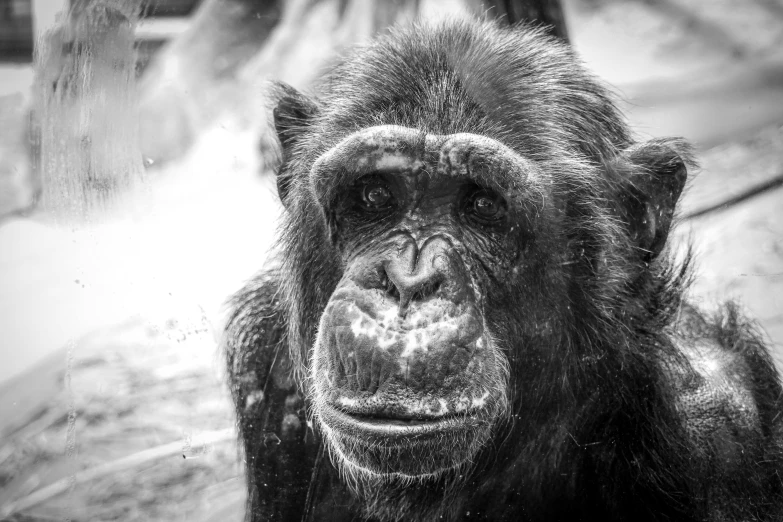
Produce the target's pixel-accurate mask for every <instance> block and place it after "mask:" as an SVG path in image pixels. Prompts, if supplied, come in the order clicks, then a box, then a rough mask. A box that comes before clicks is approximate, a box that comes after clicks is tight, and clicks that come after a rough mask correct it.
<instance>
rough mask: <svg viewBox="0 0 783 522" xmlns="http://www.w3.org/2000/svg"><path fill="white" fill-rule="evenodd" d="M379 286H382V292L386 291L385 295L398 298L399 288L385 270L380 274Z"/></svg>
mask: <svg viewBox="0 0 783 522" xmlns="http://www.w3.org/2000/svg"><path fill="white" fill-rule="evenodd" d="M381 288H383V290H384V292H386V294H387V295H389V296H391V297H393V298H394V299H397V300H399V299H400V290H399V289H398V288H397V285H395V284H394V282H393V281H392V280H391V278H390V277H389V274H387V273H386V271H383V273H382V274H381Z"/></svg>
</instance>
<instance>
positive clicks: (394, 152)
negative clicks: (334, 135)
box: [310, 125, 537, 205]
mask: <svg viewBox="0 0 783 522" xmlns="http://www.w3.org/2000/svg"><path fill="white" fill-rule="evenodd" d="M423 172H428V173H437V174H438V175H441V176H451V177H464V178H468V179H472V180H473V181H475V182H476V183H478V184H480V185H483V186H487V187H492V188H496V189H498V190H502V191H504V192H509V191H520V190H522V189H523V188H524V186H525V185H527V184H528V183H529V182H531V181H533V180H532V179H531V178H535V176H536V173H537V169H536V166H535V165H534V164H533V163H532V162H530V161H528V160H527V159H525V158H524V157H522V156H520V155H519V154H517V153H516V152H514V151H513V150H511V149H510V148H508V147H507V146H505V145H503V144H502V143H500V142H499V141H497V140H494V139H492V138H487V137H484V136H479V135H477V134H470V133H460V134H449V135H437V134H425V133H422V132H420V131H418V130H416V129H411V128H407V127H399V126H392V125H383V126H378V127H369V128H367V129H363V130H361V131H359V132H356V133H354V134H351V135H350V136H348V137H346V138H345V139H343V140H342V141H341V142H340V143H338V144H337V145H335V146H334V147H332V148H331V149H329V150H327V151H326V152H325V153H324V154H322V155H321V156H320V157H319V158H318V159H317V160H316V161H315V163H314V164H313V167H312V169H311V171H310V180H311V183H312V186H313V188H314V190H315V192H316V195H317V197H318V199H319V201H320V202H321V204H323V205H325V204H328V202H330V201H332V199H333V197H334V195H335V192H336V191H337V190H339V188H340V187H342V186H345V185H350V184H351V183H353V182H354V181H355V180H356V179H358V178H360V177H362V176H365V175H367V174H372V173H381V174H383V173H388V174H418V173H423Z"/></svg>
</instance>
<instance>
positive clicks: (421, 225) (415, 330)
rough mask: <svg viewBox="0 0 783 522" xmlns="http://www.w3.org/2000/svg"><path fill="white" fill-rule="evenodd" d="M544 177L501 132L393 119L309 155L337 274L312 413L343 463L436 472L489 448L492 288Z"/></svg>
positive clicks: (525, 226)
mask: <svg viewBox="0 0 783 522" xmlns="http://www.w3.org/2000/svg"><path fill="white" fill-rule="evenodd" d="M538 177H539V174H538V173H537V170H536V168H535V167H534V166H533V165H532V164H531V163H529V162H527V161H525V160H524V159H523V158H522V157H520V156H519V155H518V154H516V153H514V152H512V151H511V150H510V149H508V148H506V147H504V146H503V145H502V144H500V143H499V142H497V141H495V140H491V139H488V138H484V137H480V136H477V135H472V134H457V135H451V136H437V135H422V134H421V133H418V132H416V131H414V130H411V129H406V128H402V127H391V126H384V127H375V128H369V129H366V130H363V131H361V132H358V133H356V134H353V135H351V136H349V137H348V138H346V139H345V140H343V141H342V142H340V143H339V144H338V145H337V146H335V147H334V148H332V149H331V150H329V151H327V152H326V153H325V154H324V155H322V156H321V157H320V158H319V159H318V160H317V161H316V162H315V164H314V166H313V169H312V171H311V176H310V178H311V182H312V186H313V188H314V190H315V192H316V197H317V200H318V201H319V202H320V203H321V205H322V206H323V209H324V213H325V215H326V217H327V221H328V222H329V226H330V231H331V234H332V238H333V241H334V243H335V245H336V246H337V250H338V251H339V253H340V255H341V258H342V265H343V275H342V279H341V280H340V282H339V284H338V285H337V288H336V290H335V291H334V293H333V294H332V296H331V299H330V300H329V303H328V305H327V307H326V310H325V311H324V313H323V315H322V317H321V321H320V327H319V333H318V337H317V341H316V343H315V348H314V363H313V364H312V368H311V377H312V382H313V384H314V386H313V388H314V389H313V394H314V398H315V401H314V412H315V414H316V416H317V418H318V419H319V420H320V422H321V424H322V427H323V428H324V431H325V433H326V436H327V439H328V440H329V443H330V444H331V447H332V449H333V450H334V452H335V453H336V454H337V455H338V456H339V458H340V459H341V460H342V461H343V464H345V465H348V466H351V467H354V468H359V469H361V470H364V471H367V472H370V473H376V474H385V473H390V472H391V473H394V474H399V475H404V476H422V475H431V474H435V473H438V472H440V471H443V470H445V469H449V468H453V467H455V466H458V465H460V464H462V463H463V462H465V461H468V460H469V459H470V458H471V457H472V456H473V455H474V453H475V452H476V451H478V449H479V448H481V446H482V445H483V443H484V442H486V440H487V438H488V437H489V436H490V431H491V428H492V426H493V423H494V422H495V420H496V419H498V418H499V417H500V415H501V413H502V412H503V411H504V410H505V409H506V407H507V399H506V397H507V393H506V385H507V379H508V371H507V361H506V356H505V355H504V354H503V353H502V351H501V350H500V348H499V347H498V346H497V343H496V342H495V341H494V339H495V336H494V335H493V332H492V331H491V329H490V328H489V326H488V323H487V321H486V318H485V316H484V309H485V299H486V298H487V295H486V291H487V289H488V288H489V286H490V284H489V282H491V281H502V280H504V279H506V280H507V279H508V278H509V277H512V276H513V270H512V268H513V266H514V264H515V261H516V260H517V259H518V258H519V256H520V255H521V254H522V251H523V250H524V248H525V244H526V241H528V240H529V239H530V236H531V234H532V228H533V226H534V220H533V219H532V218H531V216H535V215H536V214H537V209H536V205H541V187H540V186H538V185H537V178H538ZM536 202H537V203H536ZM538 210H540V209H538ZM487 260H491V262H487Z"/></svg>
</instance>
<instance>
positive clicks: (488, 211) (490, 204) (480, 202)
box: [473, 196, 498, 217]
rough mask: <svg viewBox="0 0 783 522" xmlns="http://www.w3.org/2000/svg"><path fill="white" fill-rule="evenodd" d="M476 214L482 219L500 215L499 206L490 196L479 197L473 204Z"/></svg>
mask: <svg viewBox="0 0 783 522" xmlns="http://www.w3.org/2000/svg"><path fill="white" fill-rule="evenodd" d="M473 208H474V209H475V210H476V214H478V215H479V216H482V217H492V216H494V215H495V214H497V213H498V204H497V201H495V199H494V198H491V197H489V196H479V197H478V198H476V201H475V202H474V203H473Z"/></svg>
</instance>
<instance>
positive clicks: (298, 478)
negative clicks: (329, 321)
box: [223, 272, 320, 521]
mask: <svg viewBox="0 0 783 522" xmlns="http://www.w3.org/2000/svg"><path fill="white" fill-rule="evenodd" d="M277 292H278V282H277V280H276V278H275V276H274V274H273V273H270V272H266V273H262V274H260V275H259V276H257V277H256V278H255V279H254V280H252V281H251V282H250V283H249V284H248V285H246V286H245V288H243V289H242V290H241V291H240V292H239V293H238V294H237V295H235V296H234V297H233V299H232V302H231V309H232V314H231V316H230V317H229V319H228V324H227V325H226V328H225V337H224V339H223V345H224V349H225V351H226V358H227V363H228V379H229V385H230V387H231V393H232V396H233V399H234V404H235V407H236V413H237V419H238V423H239V431H240V438H241V439H242V440H243V442H244V450H245V463H246V473H247V482H248V484H247V486H248V487H247V490H248V510H247V513H248V518H250V520H253V521H260V520H300V519H301V518H302V515H303V513H304V512H305V505H306V503H307V496H308V487H309V484H310V481H311V477H312V474H313V469H314V467H315V461H316V459H317V458H318V450H319V446H320V444H319V443H318V441H317V440H316V438H315V435H314V433H313V431H312V430H311V429H309V428H308V425H307V415H306V412H305V403H304V397H303V395H302V391H301V390H300V389H299V388H298V387H297V385H296V382H295V381H294V379H293V377H292V376H291V368H290V359H289V356H288V347H287V344H286V339H285V337H286V318H285V317H284V315H283V310H282V309H281V306H280V303H279V301H278V298H277Z"/></svg>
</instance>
